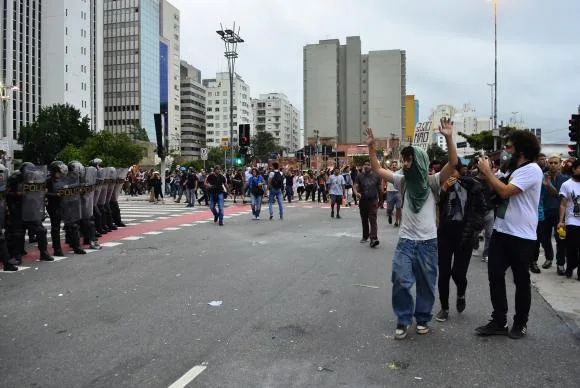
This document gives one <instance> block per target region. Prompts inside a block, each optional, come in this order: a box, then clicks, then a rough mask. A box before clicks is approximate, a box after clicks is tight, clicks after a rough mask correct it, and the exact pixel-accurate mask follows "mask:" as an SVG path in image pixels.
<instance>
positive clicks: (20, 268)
mask: <svg viewBox="0 0 580 388" xmlns="http://www.w3.org/2000/svg"><path fill="white" fill-rule="evenodd" d="M17 267H18V271H2V273H18V272H20V271H24V270H25V269H30V267H21V266H18V265H17Z"/></svg>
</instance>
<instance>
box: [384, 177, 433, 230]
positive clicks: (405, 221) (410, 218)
mask: <svg viewBox="0 0 580 388" xmlns="http://www.w3.org/2000/svg"><path fill="white" fill-rule="evenodd" d="M393 178H394V182H393V184H394V185H395V188H396V189H397V190H399V191H400V190H401V185H402V184H403V183H404V181H405V176H404V175H402V174H395V175H394V177H393ZM427 179H428V182H429V187H430V188H431V190H430V191H429V196H428V197H427V200H426V201H425V203H424V204H423V206H422V207H421V210H419V212H418V213H414V212H413V210H411V207H410V205H409V198H408V197H409V191H408V190H407V189H405V198H404V202H403V215H402V218H401V227H400V228H399V237H400V238H406V239H408V240H413V241H425V240H432V239H434V238H437V225H436V218H435V217H436V211H437V210H436V208H435V205H436V200H435V194H434V193H437V194H439V191H440V189H441V186H440V183H439V173H437V174H434V175H429V177H428V178H427Z"/></svg>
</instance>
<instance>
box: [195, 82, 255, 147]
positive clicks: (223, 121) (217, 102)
mask: <svg viewBox="0 0 580 388" xmlns="http://www.w3.org/2000/svg"><path fill="white" fill-rule="evenodd" d="M203 86H204V87H205V88H206V90H207V101H206V102H207V104H206V108H205V110H206V114H205V126H206V131H205V138H206V144H207V146H208V147H221V146H224V145H227V144H228V143H229V141H230V97H229V93H230V75H229V73H227V72H225V73H224V72H222V73H217V74H216V77H215V78H213V79H204V80H203ZM252 113H253V112H252V102H251V100H250V87H249V86H248V84H247V83H245V82H244V80H243V79H242V77H240V76H239V75H238V74H235V75H234V116H233V119H234V128H233V130H234V134H233V142H234V145H235V144H238V124H251V123H253V119H252ZM251 131H253V129H251Z"/></svg>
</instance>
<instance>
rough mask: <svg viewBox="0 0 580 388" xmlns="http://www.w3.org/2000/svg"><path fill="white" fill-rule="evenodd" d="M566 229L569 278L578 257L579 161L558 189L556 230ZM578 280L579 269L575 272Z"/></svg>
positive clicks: (576, 266) (579, 214)
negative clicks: (558, 220)
mask: <svg viewBox="0 0 580 388" xmlns="http://www.w3.org/2000/svg"><path fill="white" fill-rule="evenodd" d="M564 227H565V228H566V270H565V272H564V274H565V275H566V277H567V278H571V277H572V275H573V273H574V270H575V269H576V268H578V264H579V263H578V258H579V257H580V160H575V161H574V163H572V178H571V179H568V180H567V181H566V182H564V183H563V184H562V187H560V223H559V224H558V229H560V228H564ZM576 275H577V276H578V280H580V269H579V270H578V271H576Z"/></svg>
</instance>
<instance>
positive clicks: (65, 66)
mask: <svg viewBox="0 0 580 388" xmlns="http://www.w3.org/2000/svg"><path fill="white" fill-rule="evenodd" d="M64 72H65V73H68V65H64Z"/></svg>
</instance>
